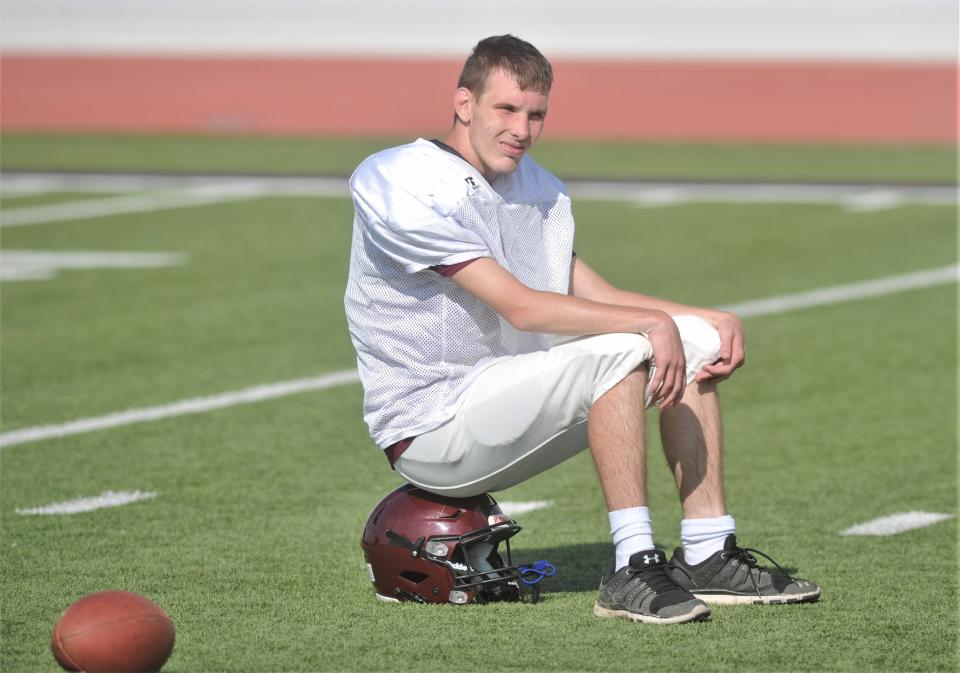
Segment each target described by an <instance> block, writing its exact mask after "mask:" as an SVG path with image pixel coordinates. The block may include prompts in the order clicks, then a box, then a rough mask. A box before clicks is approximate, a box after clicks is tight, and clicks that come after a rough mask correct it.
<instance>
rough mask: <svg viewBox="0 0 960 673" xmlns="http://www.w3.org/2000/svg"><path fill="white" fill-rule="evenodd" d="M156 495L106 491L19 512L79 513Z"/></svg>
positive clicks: (116, 505) (44, 513) (35, 513)
mask: <svg viewBox="0 0 960 673" xmlns="http://www.w3.org/2000/svg"><path fill="white" fill-rule="evenodd" d="M156 497H157V494H156V493H153V492H152V491H104V492H103V493H101V494H100V495H94V496H90V497H86V498H76V499H74V500H64V501H63V502H55V503H53V504H50V505H44V506H43V507H30V508H28V509H18V510H17V514H24V515H41V516H43V515H55V514H79V513H81V512H94V511H96V510H98V509H106V508H108V507H120V506H121V505H129V504H130V503H132V502H140V501H141V500H150V499H152V498H156Z"/></svg>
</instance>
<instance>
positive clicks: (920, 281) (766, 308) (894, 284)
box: [0, 265, 960, 449]
mask: <svg viewBox="0 0 960 673" xmlns="http://www.w3.org/2000/svg"><path fill="white" fill-rule="evenodd" d="M958 273H960V266H957V265H953V266H946V267H940V268H937V269H928V270H927V271H918V272H916V273H908V274H903V275H900V276H891V277H889V278H879V279H877V280H871V281H866V282H863V283H852V284H849V285H837V286H834V287H826V288H822V289H819V290H813V291H811V292H801V293H799V294H791V295H781V296H779V297H768V298H767V299H761V300H757V301H750V302H744V303H741V304H731V305H728V306H726V307H721V308H723V309H724V310H732V311H734V312H735V313H738V314H739V315H741V316H745V317H748V316H760V315H773V314H777V313H788V312H790V311H795V310H798V309H803V308H812V307H814V306H824V305H829V304H837V303H840V302H844V301H852V300H855V299H863V298H867V297H879V296H882V295H888V294H894V293H897V292H905V291H907V290H915V289H920V288H925V287H933V286H936V285H945V284H948V283H953V282H956V280H957V277H958ZM359 380H360V375H359V374H358V373H357V372H356V371H355V370H345V371H340V372H333V373H332V374H327V375H325V376H317V377H313V378H306V379H296V380H293V381H281V382H279V383H270V384H266V385H261V386H255V387H253V388H245V389H243V390H237V391H233V392H228V393H223V394H220V395H211V396H209V397H197V398H193V399H188V400H181V401H179V402H173V403H171V404H165V405H162V406H157V407H144V408H141V409H129V410H127V411H120V412H117V413H113V414H107V415H106V416H95V417H92V418H84V419H79V420H76V421H70V422H68V423H60V424H56V425H40V426H34V427H31V428H21V429H19V430H11V431H10V432H4V433H0V449H2V448H4V447H7V446H14V445H16V444H25V443H27V442H36V441H39V440H42V439H53V438H56V437H67V436H70V435H78V434H81V433H84V432H93V431H94V430H104V429H107V428H116V427H120V426H123V425H131V424H133V423H143V422H145V421H153V420H158V419H161V418H170V417H172V416H183V415H185V414H197V413H201V412H204V411H212V410H214V409H223V408H226V407H232V406H235V405H237V404H249V403H252V402H259V401H261V400H269V399H274V398H277V397H285V396H287V395H295V394H297V393H302V392H306V391H309V390H322V389H324V388H331V387H333V386H337V385H342V384H345V383H354V382H357V381H359Z"/></svg>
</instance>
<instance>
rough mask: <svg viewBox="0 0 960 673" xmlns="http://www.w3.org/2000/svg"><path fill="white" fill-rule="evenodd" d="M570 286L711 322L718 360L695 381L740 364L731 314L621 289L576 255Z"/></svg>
mask: <svg viewBox="0 0 960 673" xmlns="http://www.w3.org/2000/svg"><path fill="white" fill-rule="evenodd" d="M570 289H571V294H573V296H575V297H580V298H583V299H588V300H591V301H595V302H601V303H604V304H615V305H617V306H632V307H637V308H646V309H655V310H658V311H663V312H664V313H668V314H670V315H696V316H699V317H701V318H703V319H704V320H706V321H707V322H708V323H710V324H711V325H713V326H714V327H715V328H716V329H717V332H719V334H720V360H719V361H718V362H716V363H714V364H711V365H707V366H705V367H704V368H703V369H702V370H701V371H700V373H699V374H697V380H698V381H704V380H706V379H717V380H720V381H722V380H723V379H726V378H727V377H729V376H730V375H731V374H733V372H734V370H735V369H737V368H738V367H740V366H742V365H743V363H744V361H745V360H746V351H745V349H746V342H745V339H744V331H743V323H741V322H740V319H739V318H738V317H737V316H735V315H734V314H733V313H727V312H725V311H717V310H715V309H709V308H701V307H698V306H687V305H685V304H678V303H676V302H672V301H666V300H663V299H657V298H656V297H650V296H647V295H644V294H640V293H638V292H630V291H627V290H621V289H619V288H617V287H615V286H613V285H611V284H610V283H609V282H607V280H606V279H604V278H603V277H602V276H601V275H600V274H598V273H597V272H596V271H594V270H593V269H591V268H590V266H588V265H587V263H586V262H584V261H583V259H581V258H580V256H579V255H577V256H576V257H575V258H574V260H573V267H572V271H571V277H570Z"/></svg>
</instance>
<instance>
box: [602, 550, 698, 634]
mask: <svg viewBox="0 0 960 673" xmlns="http://www.w3.org/2000/svg"><path fill="white" fill-rule="evenodd" d="M666 560H667V557H666V555H665V554H664V553H663V552H662V551H660V550H659V549H648V550H646V551H641V552H637V553H636V554H634V555H633V556H631V557H630V565H627V566H624V567H623V568H621V569H620V570H618V571H616V572H610V573H609V574H607V575H606V576H605V577H603V579H601V580H600V596H599V597H598V598H597V603H596V605H594V606H593V614H595V615H597V616H598V617H626V618H627V619H633V620H635V621H638V622H647V623H648V624H680V623H682V622H690V621H694V620H698V619H706V618H707V616H709V614H710V608H708V607H707V606H706V604H704V602H703V601H700V600H697V599H696V598H694V597H693V596H691V595H690V594H689V593H688V592H687V591H684V590H683V589H681V588H680V587H678V586H677V585H676V584H674V583H673V582H671V581H670V578H668V577H667V575H666V573H664V568H665V567H666Z"/></svg>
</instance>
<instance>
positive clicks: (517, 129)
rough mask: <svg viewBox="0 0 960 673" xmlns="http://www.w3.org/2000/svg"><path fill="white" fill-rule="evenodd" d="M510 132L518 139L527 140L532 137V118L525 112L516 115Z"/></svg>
mask: <svg viewBox="0 0 960 673" xmlns="http://www.w3.org/2000/svg"><path fill="white" fill-rule="evenodd" d="M510 133H511V135H513V137H514V138H516V139H517V140H524V141H525V140H527V138H529V137H530V118H529V117H528V116H527V115H525V114H518V115H515V116H514V120H513V124H512V126H511V128H510Z"/></svg>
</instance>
